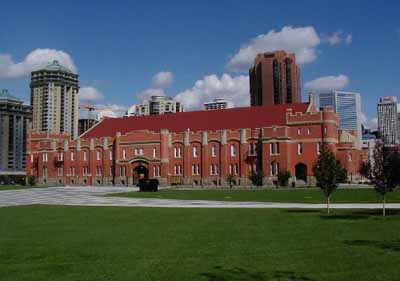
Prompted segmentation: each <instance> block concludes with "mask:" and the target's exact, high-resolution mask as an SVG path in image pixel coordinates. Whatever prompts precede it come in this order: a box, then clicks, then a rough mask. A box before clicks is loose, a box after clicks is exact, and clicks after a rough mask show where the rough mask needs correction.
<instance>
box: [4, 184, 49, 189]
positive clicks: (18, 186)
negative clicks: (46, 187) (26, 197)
mask: <svg viewBox="0 0 400 281" xmlns="http://www.w3.org/2000/svg"><path fill="white" fill-rule="evenodd" d="M33 187H43V186H30V185H17V184H16V185H0V190H11V189H25V188H33Z"/></svg>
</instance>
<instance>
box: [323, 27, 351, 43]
mask: <svg viewBox="0 0 400 281" xmlns="http://www.w3.org/2000/svg"><path fill="white" fill-rule="evenodd" d="M321 37H322V41H323V42H325V43H328V44H329V45H337V44H340V43H343V42H344V43H346V44H347V45H349V44H351V43H352V42H353V35H352V34H351V33H349V34H347V35H345V34H344V33H343V31H341V30H338V31H335V32H334V33H332V34H330V35H321Z"/></svg>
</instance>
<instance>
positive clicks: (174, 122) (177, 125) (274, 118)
mask: <svg viewBox="0 0 400 281" xmlns="http://www.w3.org/2000/svg"><path fill="white" fill-rule="evenodd" d="M307 107H308V103H297V104H281V105H264V106H253V107H236V108H229V109H220V110H207V111H191V112H179V113H171V114H164V115H148V116H134V117H121V118H105V119H103V120H102V121H101V122H99V123H98V124H97V125H96V126H95V127H93V128H92V129H90V130H89V131H87V132H86V133H84V134H82V136H81V137H82V138H100V137H113V136H115V134H116V133H117V132H120V133H122V134H124V133H128V132H131V131H136V130H150V131H155V132H159V131H160V130H161V129H168V130H169V131H170V132H183V131H185V130H187V129H190V130H191V131H216V130H223V129H240V128H261V127H268V126H273V125H276V126H278V125H285V124H286V110H287V109H292V110H293V112H302V113H304V112H306V111H307Z"/></svg>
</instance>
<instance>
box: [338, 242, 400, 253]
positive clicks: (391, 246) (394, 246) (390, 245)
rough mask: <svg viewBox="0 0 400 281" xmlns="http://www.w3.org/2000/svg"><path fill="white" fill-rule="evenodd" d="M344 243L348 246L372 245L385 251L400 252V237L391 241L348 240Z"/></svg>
mask: <svg viewBox="0 0 400 281" xmlns="http://www.w3.org/2000/svg"><path fill="white" fill-rule="evenodd" d="M344 243H345V244H346V245H349V246H361V247H370V248H371V247H374V248H379V249H382V250H386V251H392V252H400V239H397V240H393V241H374V240H348V241H344Z"/></svg>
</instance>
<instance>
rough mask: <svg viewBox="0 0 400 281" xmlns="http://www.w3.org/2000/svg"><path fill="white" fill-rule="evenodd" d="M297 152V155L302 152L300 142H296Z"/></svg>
mask: <svg viewBox="0 0 400 281" xmlns="http://www.w3.org/2000/svg"><path fill="white" fill-rule="evenodd" d="M297 154H298V155H301V154H303V144H302V143H298V144H297Z"/></svg>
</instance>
